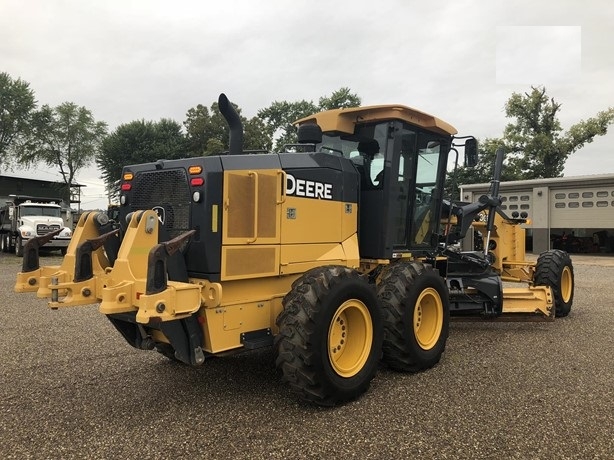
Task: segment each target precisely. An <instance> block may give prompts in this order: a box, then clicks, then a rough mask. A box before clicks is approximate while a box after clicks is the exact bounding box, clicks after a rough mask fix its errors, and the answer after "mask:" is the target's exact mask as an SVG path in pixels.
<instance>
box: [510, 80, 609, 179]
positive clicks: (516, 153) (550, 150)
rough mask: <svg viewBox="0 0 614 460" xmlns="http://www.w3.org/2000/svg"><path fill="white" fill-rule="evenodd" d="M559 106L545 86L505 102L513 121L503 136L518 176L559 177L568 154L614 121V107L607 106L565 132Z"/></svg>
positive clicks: (604, 132) (522, 177) (526, 177)
mask: <svg viewBox="0 0 614 460" xmlns="http://www.w3.org/2000/svg"><path fill="white" fill-rule="evenodd" d="M560 108H561V104H558V103H557V102H556V101H555V100H554V98H549V97H548V95H547V94H546V88H544V87H537V88H535V87H532V88H531V92H530V93H524V94H519V93H513V94H512V96H511V97H510V98H509V100H508V101H507V103H506V104H505V114H506V116H507V117H508V118H512V119H514V121H513V122H512V123H510V124H508V125H507V126H506V128H505V131H504V133H503V139H504V141H505V147H506V148H507V150H508V151H509V152H510V156H509V160H508V162H509V164H510V165H511V166H512V167H514V168H515V169H516V172H517V176H518V177H517V178H518V179H538V178H547V177H560V176H561V175H562V174H563V169H564V167H565V161H567V158H569V155H571V154H572V153H574V152H576V151H577V150H578V149H580V148H581V147H583V146H584V145H585V144H586V143H590V142H592V141H593V139H594V138H595V136H602V135H604V134H606V133H607V130H608V126H609V125H610V124H611V123H612V122H614V108H608V109H607V110H605V111H602V112H599V113H598V114H597V115H596V116H594V117H592V118H589V119H588V120H582V121H580V122H578V123H576V124H574V125H573V126H571V128H569V130H568V131H567V132H564V133H563V132H562V131H563V129H562V128H561V124H560V122H559V120H558V117H557V114H558V112H559V110H560Z"/></svg>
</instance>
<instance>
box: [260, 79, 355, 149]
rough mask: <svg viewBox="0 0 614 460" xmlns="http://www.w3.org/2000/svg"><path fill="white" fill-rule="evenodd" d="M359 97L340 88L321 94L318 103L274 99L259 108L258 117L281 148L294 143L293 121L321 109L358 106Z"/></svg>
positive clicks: (347, 89) (276, 144)
mask: <svg viewBox="0 0 614 460" xmlns="http://www.w3.org/2000/svg"><path fill="white" fill-rule="evenodd" d="M360 104H361V99H360V97H359V96H357V95H356V94H352V93H351V90H350V89H349V88H340V89H338V90H337V91H334V92H333V93H332V94H331V95H330V96H322V97H321V98H320V99H319V101H318V105H315V104H314V103H313V101H306V100H304V99H303V100H301V101H296V102H288V101H280V102H278V101H275V102H273V103H272V104H271V105H270V106H269V107H266V108H264V109H260V110H259V111H258V117H259V118H260V119H262V120H263V122H264V125H265V126H266V129H267V132H268V133H269V135H270V136H271V137H275V138H276V141H275V149H276V150H281V148H282V147H283V146H284V145H285V144H293V143H296V127H295V126H294V125H293V123H294V122H295V121H296V120H298V119H300V118H303V117H306V116H308V115H311V114H313V113H316V112H320V111H323V110H331V109H337V108H347V107H358V106H360Z"/></svg>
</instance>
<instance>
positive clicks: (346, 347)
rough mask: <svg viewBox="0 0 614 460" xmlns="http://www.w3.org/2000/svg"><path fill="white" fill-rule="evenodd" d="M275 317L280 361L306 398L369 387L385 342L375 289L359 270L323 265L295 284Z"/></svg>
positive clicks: (341, 395) (332, 397)
mask: <svg viewBox="0 0 614 460" xmlns="http://www.w3.org/2000/svg"><path fill="white" fill-rule="evenodd" d="M283 305H284V309H283V311H282V312H281V313H280V315H279V317H278V318H277V325H278V326H279V334H278V335H277V336H276V337H275V350H276V352H277V359H276V365H277V367H278V369H280V370H281V372H282V374H283V379H284V381H285V382H287V383H288V384H289V385H290V387H291V389H292V390H293V391H294V392H295V393H297V394H298V395H299V396H300V397H301V398H302V399H303V400H305V401H307V402H310V403H315V404H318V405H323V406H332V405H335V404H339V403H343V402H346V401H349V400H352V399H355V398H357V397H358V396H360V395H361V394H363V393H364V392H365V391H367V389H368V388H369V385H370V383H371V380H372V379H373V377H374V376H375V373H376V371H377V367H378V363H379V359H380V356H381V347H382V335H383V334H382V320H381V311H380V309H379V304H378V301H377V296H376V294H375V290H374V289H373V287H372V286H371V285H369V283H368V282H367V281H366V279H365V278H363V277H362V276H361V275H360V274H359V273H358V272H357V271H355V270H351V269H349V268H346V267H342V266H327V267H319V268H316V269H313V270H310V271H308V272H307V273H305V274H304V275H303V276H301V277H300V278H299V279H298V280H296V281H295V282H294V283H293V284H292V290H291V291H290V292H289V293H288V294H287V295H286V296H285V297H284V300H283Z"/></svg>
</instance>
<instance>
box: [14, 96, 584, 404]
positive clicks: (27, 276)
mask: <svg viewBox="0 0 614 460" xmlns="http://www.w3.org/2000/svg"><path fill="white" fill-rule="evenodd" d="M219 107H220V111H221V112H222V114H223V115H224V117H225V118H226V120H227V121H228V124H229V127H230V143H229V152H227V153H225V154H221V155H215V156H207V157H198V158H186V159H181V160H158V161H156V162H153V163H147V164H139V165H130V166H126V167H125V168H124V169H123V173H122V177H121V191H120V196H119V202H120V205H119V219H118V222H115V221H110V220H109V219H108V218H107V216H106V214H104V213H98V212H89V213H84V214H83V215H82V216H81V218H80V220H79V222H78V224H77V226H76V229H75V231H74V235H73V237H72V240H71V243H70V246H69V247H68V252H67V254H66V256H65V257H64V259H63V261H62V263H61V265H59V266H43V267H41V266H40V264H39V258H38V248H39V247H40V246H42V245H43V244H45V238H47V237H48V236H42V237H39V238H33V239H32V240H31V241H30V242H29V243H28V245H27V247H26V248H25V251H24V260H23V267H22V271H21V272H20V273H19V274H18V275H17V281H16V286H15V288H16V290H17V291H19V292H26V291H34V292H37V295H38V296H39V297H42V298H49V299H50V302H49V306H50V307H51V308H53V309H58V308H60V307H70V306H77V305H86V304H95V303H97V304H100V307H99V308H100V312H101V313H102V314H104V315H106V317H107V318H108V319H109V320H110V321H111V323H112V324H113V325H114V326H115V327H116V329H117V330H118V331H119V332H120V333H121V334H122V336H123V337H124V338H125V339H126V341H127V342H128V343H129V344H130V345H132V346H133V347H136V348H139V349H143V350H156V351H158V352H159V353H161V354H162V355H165V356H166V357H168V358H170V359H172V360H176V361H179V362H182V363H185V364H189V365H194V366H198V365H202V364H203V363H204V362H205V360H206V358H207V357H208V356H212V355H220V354H226V353H229V352H235V351H243V350H253V349H257V348H261V347H267V346H272V347H274V351H275V353H276V364H277V367H278V368H279V369H280V370H281V372H282V374H283V379H284V380H285V381H286V382H287V383H288V384H289V385H290V387H291V388H292V389H293V390H294V391H295V392H296V393H297V394H298V395H299V397H300V398H302V399H303V400H306V401H309V402H312V403H316V404H320V405H334V404H337V403H343V402H345V401H348V400H351V399H354V398H356V397H358V396H359V395H361V394H362V393H363V392H365V391H366V390H367V388H368V387H369V384H370V382H371V380H372V379H373V377H374V375H375V373H376V370H377V368H378V364H379V362H380V360H383V361H384V362H385V363H387V364H388V366H390V367H391V368H393V369H397V370H400V371H409V372H415V371H421V370H424V369H428V368H430V367H432V366H434V365H435V364H436V363H437V362H439V360H440V358H441V356H442V353H443V352H444V348H445V345H446V340H447V337H448V330H449V322H450V318H451V316H458V317H461V318H481V319H483V320H489V319H501V318H517V317H522V318H537V319H542V320H552V319H554V317H555V316H565V315H567V314H568V313H569V311H570V308H571V305H572V301H573V289H574V278H573V267H572V264H571V260H570V258H569V256H568V255H567V254H566V253H565V252H563V251H559V250H551V251H547V252H545V253H544V254H542V255H541V256H540V257H539V259H538V260H537V262H536V263H534V262H528V261H526V260H525V242H524V229H523V228H522V227H521V224H522V223H524V222H526V218H525V217H523V216H516V217H514V216H512V217H510V216H508V215H506V214H505V213H504V212H503V211H502V210H501V208H500V203H501V200H500V198H499V196H498V188H499V177H500V172H501V167H502V164H503V153H502V152H498V155H497V162H496V167H495V177H494V179H493V181H492V186H491V190H490V192H489V193H488V194H487V195H484V196H482V197H481V198H480V199H479V201H478V202H476V203H455V202H451V201H450V200H446V199H445V197H444V181H445V177H446V168H447V165H448V156H449V154H450V152H456V147H460V146H461V145H462V146H463V147H464V153H465V159H466V161H467V162H468V163H469V164H471V163H475V161H476V158H477V143H476V141H475V139H474V138H471V137H469V138H459V137H455V135H456V133H457V131H456V130H455V129H454V128H453V127H452V126H451V125H449V124H448V123H446V122H444V121H442V120H440V119H438V118H436V117H434V116H431V115H428V114H426V113H423V112H420V111H418V110H415V109H412V108H410V107H406V106H403V105H380V106H370V107H358V108H346V109H336V110H330V111H326V112H322V113H317V114H314V115H312V116H309V117H306V118H303V119H301V120H298V122H297V126H298V140H299V143H298V144H296V145H289V146H287V148H285V149H284V150H286V151H285V152H282V153H252V152H247V151H244V150H243V145H242V144H243V141H242V140H243V128H242V126H241V121H240V118H239V116H238V114H237V113H236V111H235V110H234V108H233V106H232V105H231V104H230V102H229V101H228V99H227V98H226V96H225V95H223V94H222V95H221V96H220V99H219ZM459 142H462V144H459ZM470 229H472V231H474V230H475V231H478V232H480V233H481V234H482V235H483V239H484V250H483V251H461V250H459V249H457V247H458V244H457V243H458V242H459V241H460V240H461V239H462V238H464V237H465V235H466V234H467V232H468V231H469V230H470ZM508 282H515V283H516V285H517V286H520V287H515V288H514V287H507V286H508ZM504 283H505V284H506V287H504V286H503V284H504Z"/></svg>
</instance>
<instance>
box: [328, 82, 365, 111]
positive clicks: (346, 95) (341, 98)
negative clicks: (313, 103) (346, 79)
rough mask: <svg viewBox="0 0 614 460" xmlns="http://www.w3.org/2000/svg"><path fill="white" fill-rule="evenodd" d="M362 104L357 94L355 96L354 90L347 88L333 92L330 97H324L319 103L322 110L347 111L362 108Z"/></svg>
mask: <svg viewBox="0 0 614 460" xmlns="http://www.w3.org/2000/svg"><path fill="white" fill-rule="evenodd" d="M361 103H362V101H361V99H360V97H359V96H358V95H357V94H353V93H352V90H351V89H350V88H347V87H343V88H339V89H338V90H337V91H333V93H332V94H331V95H330V96H323V97H321V98H320V101H319V103H318V109H320V110H332V109H347V108H349V107H360V104H361Z"/></svg>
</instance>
